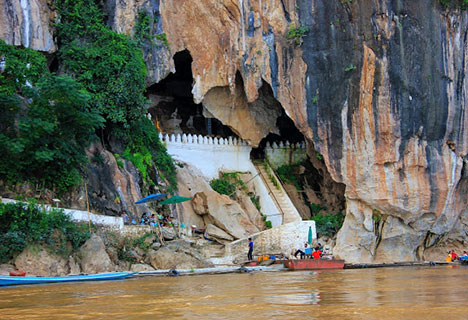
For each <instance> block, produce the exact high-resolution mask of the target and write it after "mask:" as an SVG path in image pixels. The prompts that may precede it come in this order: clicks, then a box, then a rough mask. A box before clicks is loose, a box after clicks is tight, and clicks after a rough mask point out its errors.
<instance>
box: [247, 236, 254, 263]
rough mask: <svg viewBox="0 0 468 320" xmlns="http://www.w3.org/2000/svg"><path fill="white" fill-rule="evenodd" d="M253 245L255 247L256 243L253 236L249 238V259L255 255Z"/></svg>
mask: <svg viewBox="0 0 468 320" xmlns="http://www.w3.org/2000/svg"><path fill="white" fill-rule="evenodd" d="M253 247H254V244H253V241H252V238H249V253H247V259H249V261H251V260H253V256H252V253H253Z"/></svg>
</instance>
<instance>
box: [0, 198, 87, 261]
mask: <svg viewBox="0 0 468 320" xmlns="http://www.w3.org/2000/svg"><path fill="white" fill-rule="evenodd" d="M89 237H90V233H89V230H88V226H87V225H78V224H75V223H73V222H72V221H71V220H70V218H69V217H68V216H67V215H66V214H65V213H64V212H63V210H57V209H51V210H50V211H46V210H44V209H42V208H40V207H39V206H37V205H36V204H35V203H29V204H27V203H8V204H3V203H0V262H7V261H9V260H10V259H12V258H14V256H15V255H17V254H19V253H21V252H22V251H23V250H24V249H25V248H26V246H27V245H31V244H44V245H46V246H47V247H48V248H49V249H50V250H51V251H52V252H55V253H57V254H61V255H62V256H65V257H66V256H68V255H69V254H70V253H71V252H70V245H71V249H78V248H79V247H80V246H81V245H82V244H83V243H84V242H85V241H86V240H88V239H89ZM68 244H69V245H68Z"/></svg>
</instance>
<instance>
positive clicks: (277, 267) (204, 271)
mask: <svg viewBox="0 0 468 320" xmlns="http://www.w3.org/2000/svg"><path fill="white" fill-rule="evenodd" d="M443 265H447V266H450V265H451V266H461V264H460V263H458V262H445V261H423V262H395V263H373V264H372V263H362V264H354V263H346V264H345V266H344V269H376V268H394V267H425V266H426V267H427V266H443ZM280 271H289V270H288V269H287V268H286V267H285V266H284V265H283V264H282V263H278V264H273V265H270V266H253V267H241V266H232V267H213V268H197V269H178V270H176V269H164V270H154V271H140V272H137V273H136V274H135V275H133V276H132V277H151V276H153V277H166V276H193V275H213V274H228V273H250V272H280ZM310 271H318V270H310Z"/></svg>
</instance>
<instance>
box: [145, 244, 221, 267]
mask: <svg viewBox="0 0 468 320" xmlns="http://www.w3.org/2000/svg"><path fill="white" fill-rule="evenodd" d="M148 258H149V261H150V264H151V265H152V266H153V267H154V268H155V269H191V268H208V267H213V264H212V263H210V262H207V261H204V260H200V259H197V258H195V257H194V256H193V255H190V254H187V253H185V252H180V251H174V250H171V249H170V248H168V247H164V248H161V249H159V250H158V251H154V250H150V252H149V253H148Z"/></svg>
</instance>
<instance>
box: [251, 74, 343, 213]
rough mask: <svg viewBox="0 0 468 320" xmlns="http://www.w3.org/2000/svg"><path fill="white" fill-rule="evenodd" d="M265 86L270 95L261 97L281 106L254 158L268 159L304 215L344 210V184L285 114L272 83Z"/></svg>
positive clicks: (253, 152) (255, 151)
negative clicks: (276, 97)
mask: <svg viewBox="0 0 468 320" xmlns="http://www.w3.org/2000/svg"><path fill="white" fill-rule="evenodd" d="M265 86H266V88H263V87H265ZM263 87H262V88H263V90H262V94H263V95H265V94H266V95H271V96H270V97H263V98H262V99H263V100H264V101H268V102H269V104H270V107H271V109H274V108H275V105H276V104H278V105H279V106H280V109H281V110H280V113H278V114H279V115H278V117H277V118H276V121H275V125H273V126H272V128H273V129H272V130H271V131H270V132H269V133H268V134H267V135H266V136H265V137H264V138H263V139H262V140H261V141H260V143H259V144H258V147H256V148H253V149H252V151H251V158H252V160H254V161H255V162H256V163H267V164H268V166H270V167H271V168H272V169H273V171H274V172H275V175H276V177H277V178H278V179H279V180H280V182H281V185H282V186H283V188H284V190H285V191H286V193H287V194H288V196H289V198H290V199H291V201H292V202H293V204H294V206H295V207H296V209H297V211H298V212H299V214H300V215H301V217H302V218H303V219H310V218H311V217H313V216H317V215H323V214H325V213H331V214H336V213H338V212H344V210H345V198H344V192H345V186H344V185H343V184H340V183H336V182H335V181H334V180H333V179H332V178H331V175H330V173H329V172H328V169H327V167H326V165H325V162H324V159H323V156H322V155H321V154H320V153H319V152H318V151H316V150H315V147H314V145H313V143H312V142H310V141H308V140H307V139H306V138H305V137H304V135H303V134H302V133H301V132H300V131H299V129H298V128H297V127H296V125H295V123H294V121H293V120H292V119H291V118H290V117H289V116H288V115H287V114H286V112H285V111H284V108H283V107H282V106H281V104H280V103H279V101H278V100H276V99H275V98H274V96H273V91H272V90H271V87H270V86H269V84H268V83H266V82H265V83H264V85H263ZM252 106H255V104H252ZM271 192H274V190H273V191H271Z"/></svg>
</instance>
